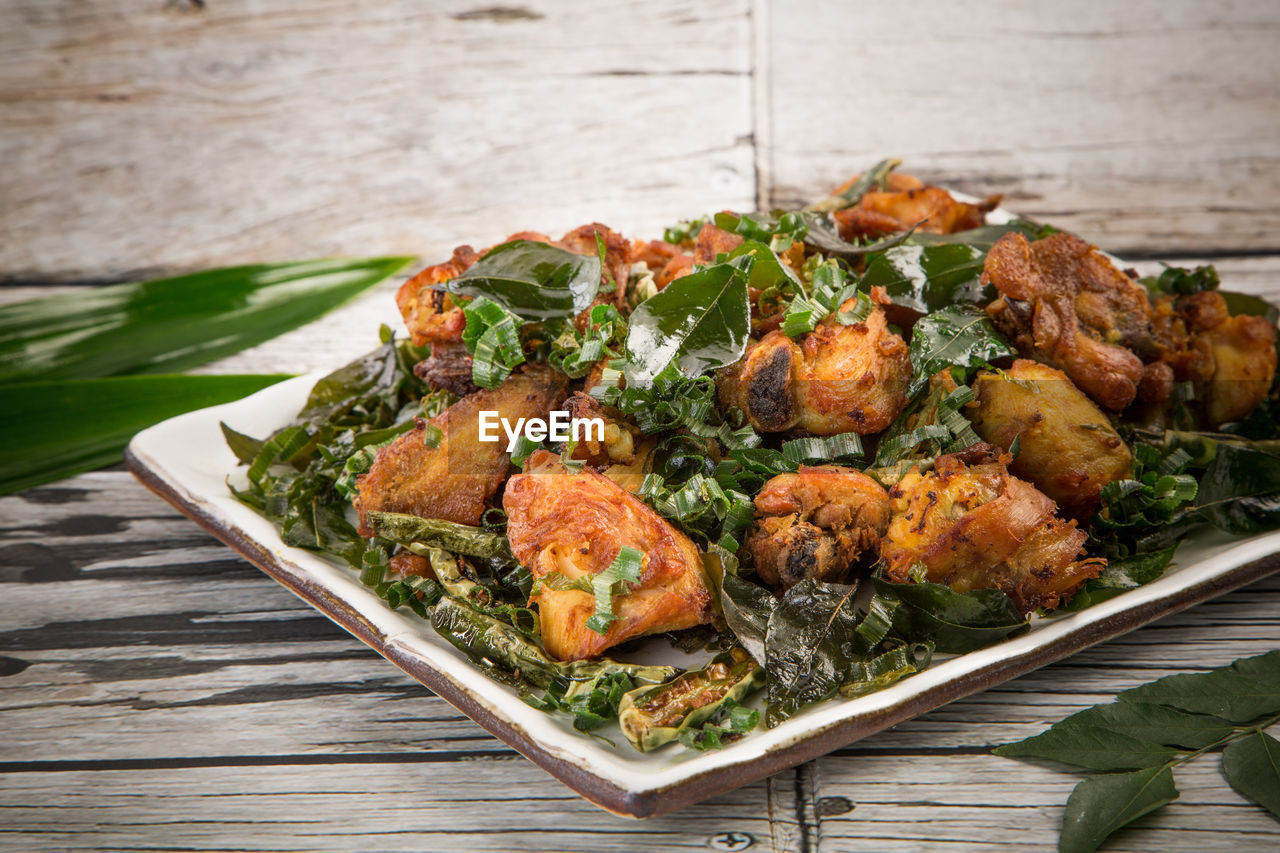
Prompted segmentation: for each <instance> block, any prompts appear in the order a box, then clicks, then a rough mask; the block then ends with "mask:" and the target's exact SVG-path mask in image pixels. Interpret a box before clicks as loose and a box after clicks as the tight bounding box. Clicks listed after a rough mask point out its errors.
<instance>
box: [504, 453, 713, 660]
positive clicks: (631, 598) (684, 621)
mask: <svg viewBox="0 0 1280 853" xmlns="http://www.w3.org/2000/svg"><path fill="white" fill-rule="evenodd" d="M502 504H503V508H504V509H506V511H507V519H508V520H507V538H508V539H509V540H510V542H511V551H512V553H513V554H515V557H516V559H518V560H519V561H520V563H521V564H522V565H524V566H526V567H527V568H528V569H529V571H531V572H532V573H533V575H534V577H537V578H543V577H546V576H547V575H549V574H551V573H553V572H558V573H560V574H562V575H564V576H565V577H568V578H578V577H584V576H588V575H594V574H598V573H599V572H601V571H602V570H604V569H606V568H608V566H609V564H610V563H612V562H613V561H614V559H615V558H616V557H617V556H618V552H619V551H620V550H621V549H622V548H623V547H624V546H627V547H631V548H635V549H637V550H638V551H640V552H641V553H643V554H644V564H643V568H642V570H641V580H640V583H639V584H636V585H633V586H632V588H631V590H630V592H628V593H626V594H624V595H620V596H617V597H615V598H614V613H615V614H616V615H617V616H618V619H617V620H616V621H614V622H613V624H611V625H610V626H609V630H608V633H606V634H604V635H600V634H597V633H596V632H595V631H592V630H591V629H590V628H588V627H587V625H586V623H587V620H588V619H589V618H590V617H591V615H592V614H593V613H594V612H595V600H594V598H593V597H592V595H591V594H590V593H588V592H585V591H583V590H576V589H570V590H553V589H551V588H550V587H546V586H544V587H542V590H541V592H539V593H538V594H536V595H534V596H533V597H532V598H531V599H530V603H536V604H537V605H538V611H539V619H540V622H541V625H542V643H543V646H544V647H545V648H546V650H547V653H548V654H550V655H551V656H552V657H555V658H557V659H559V660H578V659H581V658H591V657H597V656H599V655H600V654H601V653H603V652H604V650H605V649H608V648H609V647H611V646H615V645H617V644H618V643H621V642H623V641H624V640H628V639H631V638H632V637H639V636H642V635H644V634H654V633H659V632H662V631H675V630H679V629H682V628H691V627H693V626H694V625H701V624H704V623H706V622H709V621H711V616H712V609H711V593H710V592H709V591H708V589H707V585H706V581H705V580H704V577H703V569H702V560H701V556H700V555H699V553H698V549H697V547H695V546H694V544H693V542H691V541H690V540H689V537H687V536H685V535H684V534H683V533H681V532H680V531H678V530H676V529H675V527H673V526H672V525H671V523H670V522H668V521H666V520H665V519H663V518H662V517H661V516H659V515H658V514H657V513H656V512H654V511H653V510H652V509H650V508H649V507H648V506H646V505H645V504H644V503H643V502H641V501H640V500H639V499H638V498H636V497H635V496H633V495H632V494H630V493H629V492H627V491H626V490H624V489H623V488H622V487H621V486H619V485H617V484H616V483H614V482H613V481H611V480H609V479H608V478H606V477H605V476H603V475H602V474H599V473H597V472H595V471H593V470H591V469H589V468H586V469H583V470H582V471H580V472H577V473H570V472H569V471H567V470H566V469H565V468H564V466H563V465H562V464H561V462H560V459H559V457H557V456H555V455H554V454H551V453H548V452H547V451H538V452H536V453H534V454H533V456H531V457H530V458H529V461H528V462H527V463H526V468H525V472H524V473H523V474H517V475H516V476H514V477H512V478H511V480H510V481H509V482H508V483H507V490H506V492H505V494H504V495H503V499H502Z"/></svg>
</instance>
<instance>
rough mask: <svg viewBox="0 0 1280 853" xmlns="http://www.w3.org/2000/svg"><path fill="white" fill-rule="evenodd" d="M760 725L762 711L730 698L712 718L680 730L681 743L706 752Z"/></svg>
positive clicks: (719, 747)
mask: <svg viewBox="0 0 1280 853" xmlns="http://www.w3.org/2000/svg"><path fill="white" fill-rule="evenodd" d="M758 725H760V712H759V711H757V710H755V709H753V708H747V707H745V706H743V705H739V704H738V703H737V702H736V701H735V700H734V699H732V698H728V699H725V700H724V702H723V703H721V705H720V707H719V708H718V709H717V710H716V713H715V714H713V715H712V717H711V719H709V720H708V721H707V722H705V723H703V724H702V725H701V726H690V727H688V728H686V729H682V730H681V731H680V735H679V740H680V743H682V744H684V745H685V746H687V747H689V748H690V749H696V750H698V751H699V752H705V751H707V750H708V749H721V748H722V747H724V745H725V744H727V743H731V742H732V741H735V740H737V739H738V738H740V737H742V736H743V735H744V734H746V733H747V732H749V731H751V730H752V729H754V728H755V727H756V726H758Z"/></svg>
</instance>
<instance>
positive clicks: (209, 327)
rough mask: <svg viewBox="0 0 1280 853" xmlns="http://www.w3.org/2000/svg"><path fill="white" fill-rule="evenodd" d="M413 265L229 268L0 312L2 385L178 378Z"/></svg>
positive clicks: (374, 262)
mask: <svg viewBox="0 0 1280 853" xmlns="http://www.w3.org/2000/svg"><path fill="white" fill-rule="evenodd" d="M410 260H412V258H371V259H369V260H356V261H350V260H340V261H300V262H295V263H284V264H255V265H253V266H243V267H227V268H225V269H217V270H210V271H208V272H200V273H193V274H191V275H183V276H177V277H175V278H163V279H156V280H154V281H144V282H139V283H135V284H115V285H109V286H107V287H99V288H95V289H93V290H89V291H84V292H80V293H72V294H66V295H59V296H50V297H46V298H44V299H36V300H32V301H30V302H18V303H15V304H12V305H5V306H3V307H0V383H8V382H30V381H51V380H54V379H92V378H95V377H100V376H123V375H128V374H135V373H148V374H151V373H180V372H182V371H183V370H187V369H188V368H191V367H196V366H198V365H201V364H205V363H207V362H210V361H213V360H214V359H217V358H222V357H223V356H227V355H231V354H232V353H236V352H240V351H241V350H244V349H248V348H249V347H251V346H254V345H256V344H260V343H262V342H263V341H265V340H269V339H270V338H274V337H276V336H277V335H280V334H283V333H284V332H287V331H289V330H291V329H296V328H297V327H299V326H302V325H305V324H306V323H309V322H311V321H312V320H314V319H316V318H317V317H319V316H321V315H322V314H324V313H325V312H327V311H329V310H330V309H332V308H334V307H335V306H337V305H339V304H341V303H342V302H344V301H346V300H347V299H350V298H351V297H353V296H355V295H356V294H358V293H360V292H361V291H363V290H366V289H367V288H369V287H371V286H372V285H375V284H377V283H378V282H380V281H382V280H383V279H385V278H387V276H390V275H392V274H394V273H396V272H398V271H399V270H400V269H402V268H403V267H404V266H405V265H406V264H407V263H409V261H410Z"/></svg>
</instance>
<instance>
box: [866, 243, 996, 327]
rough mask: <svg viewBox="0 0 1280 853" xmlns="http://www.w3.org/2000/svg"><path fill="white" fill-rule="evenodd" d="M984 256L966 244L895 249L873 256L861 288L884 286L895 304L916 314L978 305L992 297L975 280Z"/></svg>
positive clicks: (981, 252) (868, 288)
mask: <svg viewBox="0 0 1280 853" xmlns="http://www.w3.org/2000/svg"><path fill="white" fill-rule="evenodd" d="M986 257H987V256H986V253H985V252H983V251H982V250H981V249H978V248H976V247H974V246H971V245H969V244H967V243H951V244H944V245H940V246H895V247H894V248H892V249H888V250H886V251H885V252H883V253H881V254H878V255H875V256H873V257H872V258H871V260H870V261H868V263H867V269H866V272H864V273H863V274H862V284H861V288H862V289H863V290H870V289H871V288H872V287H883V288H884V289H885V291H886V292H887V293H888V295H889V298H890V299H892V300H893V303H894V304H895V305H899V306H902V307H903V308H910V309H911V310H912V311H915V312H916V313H918V314H928V313H930V312H931V311H939V310H941V309H943V308H946V307H947V306H949V305H980V304H985V303H986V302H988V301H990V298H991V294H990V291H989V289H988V288H984V287H983V286H982V285H981V284H980V283H979V281H978V275H979V274H980V273H981V272H982V265H983V262H984V261H985V260H986Z"/></svg>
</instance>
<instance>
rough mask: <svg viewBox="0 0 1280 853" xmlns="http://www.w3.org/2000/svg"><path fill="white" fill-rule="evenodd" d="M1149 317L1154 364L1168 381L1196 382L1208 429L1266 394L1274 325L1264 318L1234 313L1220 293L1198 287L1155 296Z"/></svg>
mask: <svg viewBox="0 0 1280 853" xmlns="http://www.w3.org/2000/svg"><path fill="white" fill-rule="evenodd" d="M1151 322H1152V326H1153V327H1154V329H1155V333H1156V338H1157V340H1158V341H1159V343H1160V345H1161V356H1160V358H1161V361H1159V362H1154V364H1165V365H1167V366H1168V370H1169V374H1170V383H1172V382H1194V383H1195V386H1196V402H1197V404H1198V405H1199V406H1200V407H1201V413H1202V415H1203V417H1204V420H1205V421H1206V422H1207V423H1206V425H1207V426H1208V427H1209V428H1211V429H1216V428H1217V427H1219V426H1221V425H1222V424H1224V423H1227V422H1230V421H1236V420H1240V419H1241V418H1243V417H1244V416H1245V415H1247V414H1248V413H1249V412H1251V411H1253V409H1254V408H1255V407H1256V406H1257V405H1258V404H1259V403H1261V402H1262V400H1263V399H1264V398H1265V397H1266V396H1267V392H1268V390H1270V388H1271V381H1272V379H1274V378H1275V372H1276V350H1275V341H1276V329H1275V326H1273V325H1272V324H1271V323H1270V322H1268V321H1267V320H1266V319H1265V318H1263V317H1254V316H1249V315H1244V314H1240V315H1236V316H1234V317H1233V316H1231V312H1230V310H1229V309H1228V308H1227V302H1226V300H1225V299H1223V297H1222V294H1220V293H1217V292H1216V291H1203V292H1200V293H1193V294H1190V295H1187V296H1178V297H1175V296H1164V297H1161V298H1160V299H1157V300H1156V303H1155V305H1153V306H1152V309H1151ZM1166 396H1167V394H1166ZM1159 399H1163V397H1161V398H1159ZM1148 402H1154V401H1152V400H1148Z"/></svg>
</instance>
